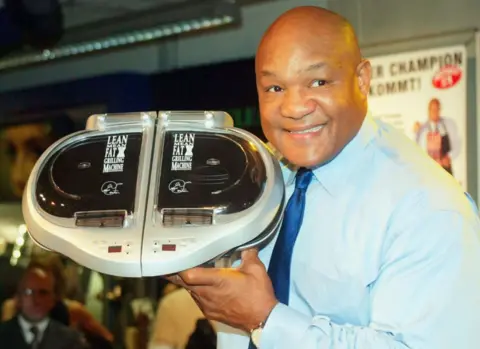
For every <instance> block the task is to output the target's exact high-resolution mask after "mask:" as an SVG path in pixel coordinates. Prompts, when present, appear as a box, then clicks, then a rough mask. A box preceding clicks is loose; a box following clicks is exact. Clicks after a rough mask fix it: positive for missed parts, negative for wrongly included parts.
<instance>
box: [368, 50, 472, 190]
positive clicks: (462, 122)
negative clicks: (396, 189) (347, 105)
mask: <svg viewBox="0 0 480 349" xmlns="http://www.w3.org/2000/svg"><path fill="white" fill-rule="evenodd" d="M370 61H371V63H372V69H373V80H372V86H371V90H370V97H369V109H370V113H371V114H372V116H373V117H376V118H380V119H381V120H383V121H385V122H389V123H392V124H393V125H395V126H396V127H398V128H399V129H401V130H402V131H403V132H405V133H406V134H407V135H408V136H409V137H410V138H411V139H413V140H415V141H416V142H417V143H418V144H419V145H420V146H421V147H422V148H423V149H424V150H425V151H427V146H429V147H430V148H431V150H435V149H436V150H437V152H436V153H435V152H434V151H433V152H430V154H431V156H432V157H436V158H437V160H438V162H439V163H441V164H442V165H443V166H444V167H448V166H450V167H451V169H452V172H453V176H454V177H455V178H456V179H457V180H458V181H459V182H460V183H461V185H462V186H463V187H464V188H465V189H466V188H467V183H466V181H467V159H466V154H467V149H466V146H467V144H466V116H467V83H466V80H467V72H466V67H467V51H466V48H465V47H464V46H450V47H444V48H436V49H428V50H421V51H413V52H405V53H399V54H391V55H385V56H378V57H371V58H370ZM433 99H436V100H437V101H438V102H439V103H436V102H432V103H431V101H432V100H433ZM430 105H431V106H432V107H435V106H437V107H438V106H439V107H440V111H439V116H440V121H439V122H433V121H429V110H430V108H429V106H430ZM437 131H438V134H435V133H432V132H437ZM429 136H430V137H429ZM447 143H449V144H450V147H449V148H450V149H449V150H448V149H446V148H448V147H444V148H443V149H444V150H448V151H441V152H440V153H439V152H438V149H439V147H441V145H444V144H447ZM435 144H436V145H435ZM435 154H436V155H435ZM439 154H441V155H439Z"/></svg>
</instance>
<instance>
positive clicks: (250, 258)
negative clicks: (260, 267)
mask: <svg viewBox="0 0 480 349" xmlns="http://www.w3.org/2000/svg"><path fill="white" fill-rule="evenodd" d="M242 262H244V263H245V262H246V263H249V262H260V259H259V258H258V250H257V249H256V248H250V249H248V250H245V251H242Z"/></svg>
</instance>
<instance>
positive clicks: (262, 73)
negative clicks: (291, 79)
mask: <svg viewBox="0 0 480 349" xmlns="http://www.w3.org/2000/svg"><path fill="white" fill-rule="evenodd" d="M260 75H261V76H265V77H269V76H271V77H273V76H276V75H275V73H274V72H272V71H270V70H262V71H261V72H260Z"/></svg>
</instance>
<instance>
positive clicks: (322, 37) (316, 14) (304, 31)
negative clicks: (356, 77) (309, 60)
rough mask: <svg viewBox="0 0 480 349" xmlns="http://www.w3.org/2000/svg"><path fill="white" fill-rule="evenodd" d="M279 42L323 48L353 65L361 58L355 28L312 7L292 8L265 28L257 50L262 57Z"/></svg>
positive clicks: (335, 16) (305, 47)
mask: <svg viewBox="0 0 480 349" xmlns="http://www.w3.org/2000/svg"><path fill="white" fill-rule="evenodd" d="M279 45H281V46H283V47H285V48H287V47H289V46H292V45H295V46H297V47H298V46H303V48H304V49H306V50H309V49H312V48H316V49H322V50H324V51H325V52H330V53H331V54H333V55H336V56H338V57H339V58H341V59H343V60H345V61H346V62H345V63H347V62H348V63H350V64H351V65H352V66H357V65H358V64H359V63H360V61H361V53H360V48H359V45H358V40H357V37H356V35H355V31H354V30H353V27H352V26H351V24H350V23H349V22H348V21H347V20H346V19H345V18H343V17H342V16H340V15H338V14H336V13H334V12H331V11H329V10H326V9H324V8H321V7H315V6H301V7H296V8H293V9H291V10H289V11H287V12H285V13H283V14H282V15H281V16H280V17H278V18H277V19H276V20H275V22H273V23H272V25H271V26H270V27H269V28H268V29H267V31H266V32H265V34H264V35H263V37H262V40H261V42H260V45H259V47H258V51H257V61H259V60H261V59H262V58H263V57H264V56H265V55H266V54H267V55H268V52H271V49H272V47H278V46H279Z"/></svg>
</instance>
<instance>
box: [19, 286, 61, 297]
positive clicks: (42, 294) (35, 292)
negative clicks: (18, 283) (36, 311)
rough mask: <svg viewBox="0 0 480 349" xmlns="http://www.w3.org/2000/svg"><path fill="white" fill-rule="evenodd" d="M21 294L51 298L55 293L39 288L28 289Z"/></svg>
mask: <svg viewBox="0 0 480 349" xmlns="http://www.w3.org/2000/svg"><path fill="white" fill-rule="evenodd" d="M21 294H22V295H24V296H34V295H37V296H40V297H46V296H50V295H51V294H53V292H52V291H50V290H47V289H45V288H38V289H33V288H26V289H24V290H22V292H21Z"/></svg>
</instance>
